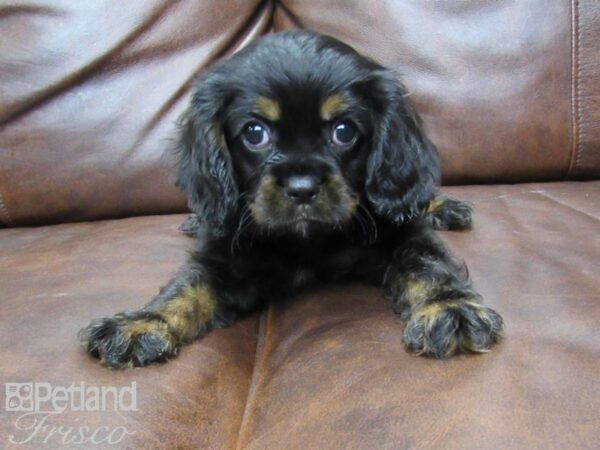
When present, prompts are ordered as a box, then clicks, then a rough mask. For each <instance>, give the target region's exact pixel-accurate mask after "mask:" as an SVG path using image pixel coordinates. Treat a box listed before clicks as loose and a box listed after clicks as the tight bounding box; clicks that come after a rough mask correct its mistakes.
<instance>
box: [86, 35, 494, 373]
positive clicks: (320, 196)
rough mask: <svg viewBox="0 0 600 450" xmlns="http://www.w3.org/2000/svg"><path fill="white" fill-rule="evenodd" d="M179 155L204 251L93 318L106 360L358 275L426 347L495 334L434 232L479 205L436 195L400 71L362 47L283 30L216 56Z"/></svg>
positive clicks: (89, 340) (472, 343) (130, 360)
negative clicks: (150, 294) (166, 278)
mask: <svg viewBox="0 0 600 450" xmlns="http://www.w3.org/2000/svg"><path fill="white" fill-rule="evenodd" d="M173 154H174V155H175V157H176V161H177V162H176V165H177V173H178V181H177V185H178V186H179V187H180V188H181V189H182V190H183V191H184V192H185V193H186V194H187V196H188V200H189V206H190V209H191V210H192V213H193V214H192V215H191V216H190V217H189V218H188V219H187V220H186V221H185V223H184V224H183V225H182V228H181V229H182V230H183V231H184V232H185V233H187V234H189V235H190V236H194V237H195V238H196V249H195V251H194V252H193V254H192V256H191V258H190V260H189V262H188V264H187V265H186V266H185V267H184V268H183V269H182V270H181V272H180V273H179V275H177V276H176V277H175V278H174V279H173V280H171V282H170V283H169V284H168V285H167V286H166V287H165V288H164V289H163V290H161V292H160V293H159V295H158V296H157V297H156V298H155V299H154V300H153V301H152V302H151V303H149V304H148V305H147V306H145V307H144V308H143V309H142V310H141V311H138V312H134V313H122V314H118V315H116V316H114V317H113V318H104V319H98V320H96V321H93V322H92V323H91V324H90V325H88V326H87V327H86V328H84V329H83V330H82V332H81V333H80V339H81V341H82V342H83V343H84V345H85V347H86V349H87V350H88V351H89V352H90V353H91V354H92V355H93V356H96V357H98V358H101V359H102V360H103V361H104V363H105V364H107V365H108V366H111V367H125V366H128V365H145V364H148V363H152V362H158V361H163V360H165V359H167V358H168V357H169V356H172V355H174V354H175V353H176V351H177V348H178V346H179V345H181V343H183V342H185V341H187V340H190V339H192V338H193V337H195V336H198V335H200V334H202V333H204V332H205V331H207V330H209V329H211V328H214V327H219V326H226V325H228V324H230V323H232V322H233V321H235V320H236V319H237V318H239V317H241V316H243V315H246V314H248V313H251V312H253V311H256V310H259V309H260V308H262V307H264V305H266V304H267V303H268V302H270V301H278V300H280V299H283V298H286V297H288V296H290V295H292V294H294V293H296V292H297V291H298V290H299V289H302V288H304V287H306V286H311V285H314V284H316V283H326V282H331V281H335V280H342V279H348V278H351V279H353V280H356V279H362V280H364V282H367V283H373V284H376V285H378V286H381V287H382V288H384V290H385V292H386V293H387V295H388V296H389V298H390V299H391V301H392V302H393V304H394V305H395V309H396V311H397V313H398V314H400V316H401V317H402V318H403V319H404V320H405V321H406V322H407V326H406V328H405V332H404V339H405V342H406V344H407V347H408V348H409V349H411V350H413V351H415V352H417V353H419V354H426V355H433V356H435V357H439V358H443V357H446V356H449V355H451V354H453V353H455V352H458V351H486V350H487V349H488V348H489V347H490V346H491V345H492V344H494V343H495V342H497V341H498V340H499V339H500V336H501V332H502V328H503V325H502V319H501V318H500V316H499V315H497V313H495V312H494V311H493V310H491V309H490V308H487V307H484V306H482V305H480V297H479V295H478V294H477V293H476V292H475V291H474V290H473V288H472V286H471V283H470V281H469V279H468V277H467V276H466V270H465V267H464V266H463V265H461V264H458V263H456V262H455V261H454V259H453V258H452V257H451V256H450V255H449V253H448V252H447V250H446V249H445V248H444V246H443V245H442V243H441V242H440V241H439V240H438V239H437V238H436V237H435V236H434V235H433V232H432V231H431V229H463V228H468V227H469V226H470V224H471V207H470V206H469V205H467V204H465V203H463V202H459V201H457V200H453V199H450V198H449V197H445V196H439V195H438V183H439V180H440V170H439V164H438V158H437V153H436V149H435V147H434V146H433V144H432V143H431V142H430V141H429V139H428V138H427V136H426V135H425V133H424V131H423V128H422V125H421V122H420V119H419V117H418V115H417V113H416V112H415V110H414V109H413V108H412V106H411V105H410V103H409V102H408V100H407V93H406V89H405V88H404V87H403V85H402V84H401V83H400V82H399V81H398V78H397V76H396V75H395V74H394V73H393V72H392V71H390V70H389V69H386V68H384V67H382V66H380V65H379V64H377V63H375V62H374V61H372V60H370V59H368V58H365V57H364V56H361V55H359V54H358V53H357V52H356V51H355V50H353V49H352V48H351V47H349V46H347V45H345V44H343V43H341V42H339V41H337V40H335V39H333V38H331V37H327V36H322V35H318V34H315V33H311V32H307V31H295V32H287V33H281V34H275V35H271V36H269V37H265V38H263V39H261V40H259V41H257V42H256V43H254V44H252V45H250V46H248V47H247V48H245V49H244V50H242V51H240V52H238V53H237V54H235V55H234V56H232V57H231V58H230V59H228V60H225V61H222V62H220V63H218V64H216V65H215V66H213V67H212V68H211V69H210V70H208V71H207V72H206V73H204V74H203V75H202V77H201V78H200V79H199V81H198V83H197V84H196V86H195V89H194V94H193V96H192V100H191V104H190V106H189V108H188V110H187V112H186V113H185V114H184V115H183V116H182V118H181V120H180V122H179V138H178V140H177V145H176V146H175V148H174V149H173Z"/></svg>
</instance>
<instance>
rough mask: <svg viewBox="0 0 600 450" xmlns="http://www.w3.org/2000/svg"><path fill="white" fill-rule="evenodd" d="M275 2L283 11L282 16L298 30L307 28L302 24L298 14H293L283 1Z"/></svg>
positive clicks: (277, 0)
mask: <svg viewBox="0 0 600 450" xmlns="http://www.w3.org/2000/svg"><path fill="white" fill-rule="evenodd" d="M274 1H275V3H277V6H278V7H279V9H281V12H282V14H283V15H284V16H285V18H286V19H288V20H289V21H290V23H292V24H293V25H294V26H296V27H298V28H306V26H305V25H304V24H303V23H302V21H301V20H300V18H299V17H298V16H297V15H296V14H294V13H293V12H292V10H291V9H290V8H289V7H288V6H287V5H286V4H285V3H284V2H283V1H282V0H274ZM275 31H281V30H275Z"/></svg>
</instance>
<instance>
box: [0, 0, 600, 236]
mask: <svg viewBox="0 0 600 450" xmlns="http://www.w3.org/2000/svg"><path fill="white" fill-rule="evenodd" d="M599 14H600V4H598V2H595V1H593V0H581V1H569V0H560V1H553V2H548V1H546V0H532V1H528V2H498V1H493V0H489V1H488V0H486V1H477V2H458V3H457V2H422V1H420V0H398V1H393V2H391V1H383V0H368V1H360V2H358V1H344V2H342V1H337V2H331V1H321V0H317V1H313V0H310V1H308V0H284V1H281V2H274V1H271V0H264V1H260V0H202V1H195V0H184V1H176V0H148V1H146V0H136V1H128V2H125V3H123V2H121V1H116V0H105V1H102V2H83V1H80V2H72V1H66V0H61V1H54V0H52V1H51V0H41V1H36V2H33V1H22V2H19V3H14V2H9V1H0V24H1V26H2V39H1V40H0V224H4V225H5V226H14V225H23V224H43V223H50V222H52V223H55V222H70V221H79V220H89V219H98V218H114V217H123V216H130V215H142V214H150V213H170V212H176V211H179V212H181V211H183V210H184V209H185V201H184V199H183V198H182V196H181V195H180V194H179V193H178V192H177V191H176V190H175V188H174V187H173V185H172V179H170V176H169V174H170V171H169V169H168V164H165V162H164V161H161V155H162V153H163V151H164V149H165V148H166V147H167V146H168V143H169V139H170V138H172V136H173V133H174V122H175V120H176V118H177V117H178V115H179V114H180V113H181V112H182V111H183V109H184V108H185V105H186V102H187V101H188V95H189V88H190V83H191V80H192V79H193V78H194V77H195V76H196V75H197V74H198V73H199V72H200V71H201V70H202V69H203V68H205V67H206V66H207V65H209V64H210V63H211V62H213V61H214V60H215V59H217V58H219V57H222V56H225V55H228V54H230V53H231V52H233V51H235V50H236V49H237V48H239V47H241V46H243V45H244V44H245V43H247V42H248V41H250V40H252V39H254V38H256V37H257V36H259V35H261V34H264V33H267V32H270V31H271V30H272V29H273V28H274V29H275V30H284V29H288V28H290V27H293V26H305V27H309V28H313V29H316V30H318V31H321V32H325V33H330V34H332V35H334V36H336V37H338V38H341V39H343V40H345V41H347V42H348V43H350V44H352V45H354V46H355V47H356V48H357V49H359V50H360V51H362V52H364V53H366V54H368V55H370V56H372V57H373V58H375V59H377V60H379V61H380V62H382V63H384V64H387V65H389V66H391V67H393V68H394V69H396V70H398V71H399V72H400V73H401V74H402V75H403V78H404V81H405V83H406V85H407V87H408V89H409V91H410V92H411V93H412V94H411V95H412V100H413V101H414V102H415V104H416V106H417V109H418V110H419V112H420V113H421V115H422V116H423V118H424V121H425V126H426V129H427V131H428V133H429V134H430V135H431V138H432V139H433V141H434V142H435V144H436V145H437V146H438V147H439V149H440V154H441V157H442V163H443V171H444V181H445V183H452V184H457V183H461V184H462V183H471V182H483V183H492V182H516V181H534V180H560V179H564V178H565V177H591V178H593V177H598V175H600V159H599V158H600V157H599V155H600V125H598V124H599V123H600V120H599V119H598V117H600V106H599V105H600V102H599V101H598V96H599V95H600V83H599V81H598V80H599V79H598V73H600V71H598V70H596V69H597V68H598V67H597V66H598V61H600V58H598V54H599V53H598V52H599V51H600V50H599V49H600V44H599V42H600V39H599V38H598V36H599V31H598V30H599V28H598V23H600V21H598V20H596V19H597V18H598V15H599Z"/></svg>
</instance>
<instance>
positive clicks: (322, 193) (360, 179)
mask: <svg viewBox="0 0 600 450" xmlns="http://www.w3.org/2000/svg"><path fill="white" fill-rule="evenodd" d="M261 63H262V64H261ZM258 64H260V65H259V67H257V70H258V71H259V72H262V73H261V74H260V76H261V77H262V79H263V81H264V84H265V86H266V87H267V88H266V89H260V87H258V86H252V85H248V86H247V87H246V89H245V92H244V93H243V95H240V96H238V97H236V98H234V99H233V100H232V102H231V104H230V105H229V108H228V109H229V111H230V114H228V117H227V120H226V126H225V131H226V140H227V143H228V146H229V149H230V153H231V157H232V162H233V167H234V172H235V175H236V178H237V182H238V186H239V187H240V190H241V191H242V192H243V193H245V203H246V206H247V208H248V210H249V212H250V213H251V215H252V219H253V220H254V222H255V223H257V224H258V225H260V226H265V227H268V228H270V229H289V230H291V231H294V232H297V233H301V234H307V232H308V231H309V230H310V229H315V228H320V227H322V226H333V227H338V226H342V225H343V224H344V223H346V222H347V221H349V220H350V219H351V218H352V216H353V215H354V213H355V210H356V208H357V205H358V203H359V202H360V200H361V199H360V197H361V193H362V190H363V188H364V174H365V167H366V163H367V158H368V156H369V143H370V136H371V134H372V125H371V117H370V115H369V113H368V111H369V104H368V103H367V102H366V101H365V100H364V99H361V98H360V96H358V95H357V94H356V93H354V92H352V90H351V86H347V85H346V86H344V85H342V86H340V85H337V84H335V83H332V82H331V81H330V80H327V79H326V77H324V76H322V75H321V74H320V73H319V71H318V66H313V67H310V66H309V67H296V68H294V70H293V71H290V72H289V73H288V74H287V76H285V74H282V73H277V72H269V71H266V70H265V69H264V68H262V67H261V66H263V64H264V61H259V62H258ZM321 65H322V63H321ZM264 66H266V67H268V65H267V64H264ZM291 77H294V79H293V80H290V78H291Z"/></svg>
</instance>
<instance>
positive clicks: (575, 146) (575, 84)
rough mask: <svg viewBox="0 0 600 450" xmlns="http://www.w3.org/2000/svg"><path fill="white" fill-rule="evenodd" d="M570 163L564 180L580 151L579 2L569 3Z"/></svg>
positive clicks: (571, 171)
mask: <svg viewBox="0 0 600 450" xmlns="http://www.w3.org/2000/svg"><path fill="white" fill-rule="evenodd" d="M571 17H572V19H571V26H572V32H571V66H572V68H571V78H572V81H571V141H572V146H571V162H570V164H569V169H568V171H567V176H566V177H565V178H567V179H568V178H570V177H571V175H572V174H573V172H574V171H575V169H576V168H577V164H578V162H579V158H580V150H581V124H580V119H581V102H580V100H581V86H580V83H579V76H580V72H579V68H580V61H579V46H580V42H581V33H580V28H579V0H573V1H572V2H571Z"/></svg>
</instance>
